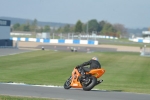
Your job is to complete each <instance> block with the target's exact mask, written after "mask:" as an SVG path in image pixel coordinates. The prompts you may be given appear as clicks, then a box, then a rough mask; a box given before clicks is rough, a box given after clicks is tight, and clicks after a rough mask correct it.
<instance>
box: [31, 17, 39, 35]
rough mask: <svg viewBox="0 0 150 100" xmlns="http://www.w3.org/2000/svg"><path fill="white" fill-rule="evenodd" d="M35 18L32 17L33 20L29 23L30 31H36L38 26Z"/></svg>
mask: <svg viewBox="0 0 150 100" xmlns="http://www.w3.org/2000/svg"><path fill="white" fill-rule="evenodd" d="M37 22H38V21H37V19H34V21H33V22H32V24H31V31H33V32H35V33H36V31H37V27H38V24H37Z"/></svg>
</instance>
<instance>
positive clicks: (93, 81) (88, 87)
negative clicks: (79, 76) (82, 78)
mask: <svg viewBox="0 0 150 100" xmlns="http://www.w3.org/2000/svg"><path fill="white" fill-rule="evenodd" d="M89 79H90V83H89V84H85V83H84V82H82V87H83V90H85V91H90V90H91V89H92V88H93V87H94V86H95V85H96V83H97V79H96V77H94V76H90V77H89Z"/></svg>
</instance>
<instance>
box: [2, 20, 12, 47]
mask: <svg viewBox="0 0 150 100" xmlns="http://www.w3.org/2000/svg"><path fill="white" fill-rule="evenodd" d="M10 24H11V21H10V20H4V19H0V46H12V45H13V42H12V40H10Z"/></svg>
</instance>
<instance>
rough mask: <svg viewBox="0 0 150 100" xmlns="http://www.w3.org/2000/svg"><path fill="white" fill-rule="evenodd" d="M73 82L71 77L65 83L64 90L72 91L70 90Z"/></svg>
mask: <svg viewBox="0 0 150 100" xmlns="http://www.w3.org/2000/svg"><path fill="white" fill-rule="evenodd" d="M71 80H72V77H71V76H70V77H69V78H68V79H67V80H66V82H65V83H64V89H70V88H71V86H70V84H71Z"/></svg>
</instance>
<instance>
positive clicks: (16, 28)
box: [12, 23, 20, 31]
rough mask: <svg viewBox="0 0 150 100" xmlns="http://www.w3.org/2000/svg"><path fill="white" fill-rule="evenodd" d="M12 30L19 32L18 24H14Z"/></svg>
mask: <svg viewBox="0 0 150 100" xmlns="http://www.w3.org/2000/svg"><path fill="white" fill-rule="evenodd" d="M12 28H13V31H19V30H20V24H19V23H16V24H14V25H13V26H12Z"/></svg>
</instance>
